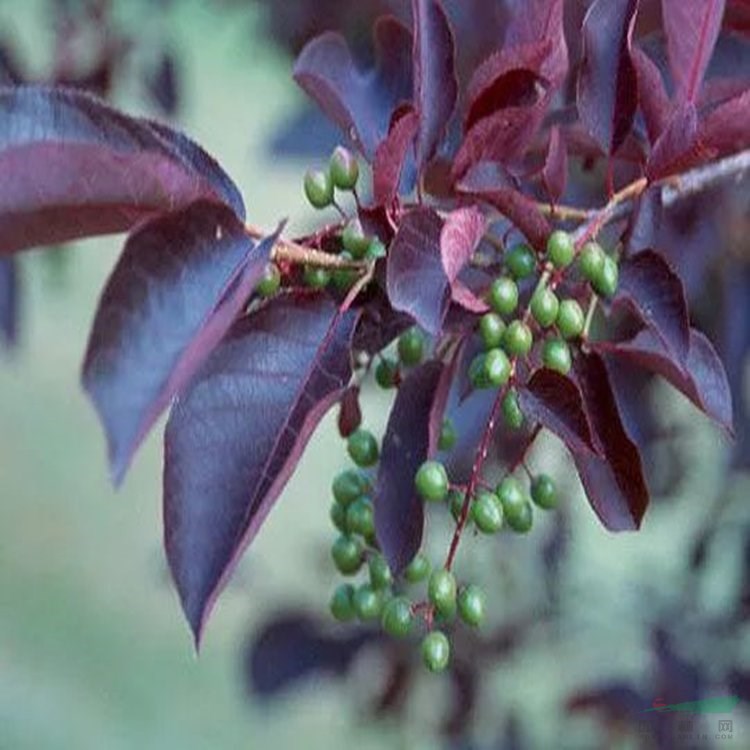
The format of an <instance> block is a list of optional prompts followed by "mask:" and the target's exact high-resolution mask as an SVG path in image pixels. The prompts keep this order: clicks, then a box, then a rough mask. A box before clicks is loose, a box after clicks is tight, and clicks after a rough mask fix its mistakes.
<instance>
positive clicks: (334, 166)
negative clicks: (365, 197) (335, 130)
mask: <svg viewBox="0 0 750 750" xmlns="http://www.w3.org/2000/svg"><path fill="white" fill-rule="evenodd" d="M329 170H330V172H331V180H333V184H334V185H335V186H336V187H337V188H338V189H339V190H353V189H354V187H355V186H356V185H357V179H358V178H359V163H358V162H357V160H356V159H355V158H354V155H353V154H352V152H351V151H349V149H348V148H344V147H343V146H337V147H336V149H335V150H334V152H333V153H332V154H331V161H330V163H329Z"/></svg>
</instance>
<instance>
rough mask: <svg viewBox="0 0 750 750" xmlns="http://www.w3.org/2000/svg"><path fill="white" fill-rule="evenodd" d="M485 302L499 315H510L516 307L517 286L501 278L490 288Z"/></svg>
mask: <svg viewBox="0 0 750 750" xmlns="http://www.w3.org/2000/svg"><path fill="white" fill-rule="evenodd" d="M487 301H488V303H489V305H490V307H491V308H492V309H493V310H494V311H495V312H496V313H498V314H499V315H510V314H511V313H512V312H513V311H514V310H515V309H516V307H518V286H516V282H515V281H513V279H511V278H508V277H507V276H501V277H500V278H498V279H495V280H494V281H493V282H492V285H491V286H490V291H489V294H488V298H487Z"/></svg>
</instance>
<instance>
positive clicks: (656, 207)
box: [623, 185, 664, 257]
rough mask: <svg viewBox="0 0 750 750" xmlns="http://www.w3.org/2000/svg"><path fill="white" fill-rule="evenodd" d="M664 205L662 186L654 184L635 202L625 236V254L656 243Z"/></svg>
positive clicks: (629, 254)
mask: <svg viewBox="0 0 750 750" xmlns="http://www.w3.org/2000/svg"><path fill="white" fill-rule="evenodd" d="M663 214H664V207H663V205H662V200H661V187H660V186H658V185H652V186H651V187H649V188H647V189H646V191H645V192H644V193H643V194H642V195H641V196H640V197H639V198H638V200H637V201H636V202H635V207H634V210H633V212H632V213H631V215H630V219H629V220H628V226H627V230H626V232H625V235H624V237H623V246H624V248H625V251H624V255H625V256H626V257H628V256H631V255H633V253H634V252H636V251H638V250H642V249H643V248H645V247H649V246H651V245H653V244H654V241H655V239H656V237H657V234H658V232H659V228H660V227H661V221H662V217H663Z"/></svg>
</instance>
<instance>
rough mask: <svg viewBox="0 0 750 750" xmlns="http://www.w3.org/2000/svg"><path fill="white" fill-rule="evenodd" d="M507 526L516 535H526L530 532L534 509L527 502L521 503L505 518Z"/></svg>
mask: <svg viewBox="0 0 750 750" xmlns="http://www.w3.org/2000/svg"><path fill="white" fill-rule="evenodd" d="M505 519H506V521H507V522H508V526H509V527H510V528H511V529H513V531H515V532H516V533H517V534H526V533H527V532H529V531H530V530H531V526H532V524H533V521H534V509H533V508H532V507H531V503H530V502H529V501H528V500H524V501H523V503H522V504H521V505H520V506H519V507H518V508H517V509H516V510H515V511H514V512H513V513H512V514H510V515H506V516H505Z"/></svg>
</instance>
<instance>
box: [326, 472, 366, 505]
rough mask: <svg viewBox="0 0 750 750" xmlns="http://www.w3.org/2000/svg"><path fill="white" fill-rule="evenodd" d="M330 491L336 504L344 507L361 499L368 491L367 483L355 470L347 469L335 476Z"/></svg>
mask: <svg viewBox="0 0 750 750" xmlns="http://www.w3.org/2000/svg"><path fill="white" fill-rule="evenodd" d="M332 489H333V497H334V499H335V500H336V502H337V503H340V504H341V505H344V506H346V505H349V504H350V503H352V502H354V501H355V500H357V499H358V498H360V497H362V495H364V494H365V492H367V490H368V489H369V483H368V481H367V479H366V478H365V477H364V476H363V475H362V474H360V472H358V471H357V470H356V469H347V470H346V471H342V472H340V473H339V474H337V475H336V477H335V478H334V480H333V485H332Z"/></svg>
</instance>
